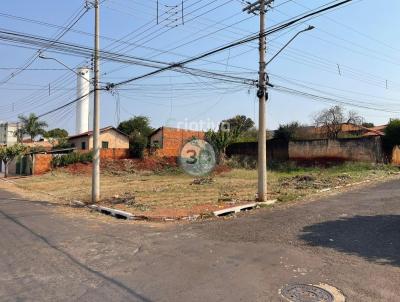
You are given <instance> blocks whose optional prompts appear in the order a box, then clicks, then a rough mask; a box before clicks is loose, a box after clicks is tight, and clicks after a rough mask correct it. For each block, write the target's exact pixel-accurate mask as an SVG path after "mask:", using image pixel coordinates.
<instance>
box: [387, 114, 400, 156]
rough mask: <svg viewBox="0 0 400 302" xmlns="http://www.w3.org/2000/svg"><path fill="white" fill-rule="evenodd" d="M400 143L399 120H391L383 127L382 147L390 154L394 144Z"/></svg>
mask: <svg viewBox="0 0 400 302" xmlns="http://www.w3.org/2000/svg"><path fill="white" fill-rule="evenodd" d="M398 145H400V120H399V119H394V120H391V121H390V123H389V124H388V125H387V127H386V129H385V136H384V147H385V151H386V152H387V153H388V154H389V155H391V152H392V149H393V147H394V146H398Z"/></svg>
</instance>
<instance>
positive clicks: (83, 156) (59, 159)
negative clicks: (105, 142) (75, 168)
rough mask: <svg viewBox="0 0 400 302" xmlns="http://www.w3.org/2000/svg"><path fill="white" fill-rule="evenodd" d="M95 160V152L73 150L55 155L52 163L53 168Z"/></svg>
mask: <svg viewBox="0 0 400 302" xmlns="http://www.w3.org/2000/svg"><path fill="white" fill-rule="evenodd" d="M92 160H93V154H92V153H91V152H88V153H79V152H72V153H68V154H64V155H57V156H54V157H53V159H52V161H51V165H52V167H53V168H57V167H65V166H68V165H72V164H76V163H90V162H92Z"/></svg>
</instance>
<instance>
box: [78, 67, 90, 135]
mask: <svg viewBox="0 0 400 302" xmlns="http://www.w3.org/2000/svg"><path fill="white" fill-rule="evenodd" d="M77 73H78V78H77V98H81V99H80V100H79V101H77V103H76V124H75V125H76V134H81V133H84V132H88V131H89V100H90V96H89V93H90V69H89V68H87V67H81V68H78V70H77Z"/></svg>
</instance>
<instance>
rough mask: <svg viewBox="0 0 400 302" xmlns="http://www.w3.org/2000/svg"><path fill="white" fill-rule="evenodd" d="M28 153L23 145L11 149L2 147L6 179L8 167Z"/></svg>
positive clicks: (10, 147)
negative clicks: (18, 157) (20, 156)
mask: <svg viewBox="0 0 400 302" xmlns="http://www.w3.org/2000/svg"><path fill="white" fill-rule="evenodd" d="M25 151H26V147H25V146H24V145H22V144H15V145H12V146H9V147H0V160H1V161H3V162H4V164H5V172H4V177H7V176H8V165H9V164H10V162H12V161H13V160H14V158H16V157H17V156H19V155H21V154H23V153H24V152H25Z"/></svg>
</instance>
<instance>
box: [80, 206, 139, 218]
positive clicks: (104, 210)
mask: <svg viewBox="0 0 400 302" xmlns="http://www.w3.org/2000/svg"><path fill="white" fill-rule="evenodd" d="M88 208H89V209H91V210H95V211H97V212H100V213H102V214H105V215H109V216H113V217H115V218H119V219H126V220H146V217H143V216H135V215H133V214H132V213H129V212H125V211H121V210H116V209H111V208H107V207H103V206H97V205H94V204H92V205H89V206H88Z"/></svg>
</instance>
